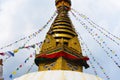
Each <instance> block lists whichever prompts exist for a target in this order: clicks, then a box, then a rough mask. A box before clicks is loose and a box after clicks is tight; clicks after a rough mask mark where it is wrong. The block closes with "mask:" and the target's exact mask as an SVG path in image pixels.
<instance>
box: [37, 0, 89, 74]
mask: <svg viewBox="0 0 120 80" xmlns="http://www.w3.org/2000/svg"><path fill="white" fill-rule="evenodd" d="M55 5H56V8H57V13H58V14H57V17H56V18H55V20H54V22H53V23H52V25H51V27H50V29H49V31H48V33H47V35H46V38H45V40H44V42H43V44H42V48H41V49H40V53H39V54H37V55H36V58H35V63H36V65H37V66H38V67H39V69H38V70H39V71H45V70H72V71H79V72H82V70H83V69H82V67H83V66H84V67H85V68H88V67H89V66H88V64H87V62H86V61H87V60H88V59H89V58H87V57H85V56H83V55H82V50H81V46H80V42H79V40H78V35H77V33H76V32H75V28H74V26H73V24H72V22H71V20H70V18H69V15H68V12H69V11H70V10H71V0H56V1H55Z"/></svg>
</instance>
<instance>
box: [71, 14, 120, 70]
mask: <svg viewBox="0 0 120 80" xmlns="http://www.w3.org/2000/svg"><path fill="white" fill-rule="evenodd" d="M71 13H72V15H73V16H74V17H75V18H76V20H78V21H79V22H80V24H81V25H82V26H83V27H84V28H85V29H86V30H87V31H88V33H89V34H90V35H91V36H92V38H93V39H94V40H95V41H96V42H97V43H98V44H99V46H100V47H101V48H102V49H103V50H104V51H105V52H106V53H107V55H108V57H110V58H111V59H112V60H113V62H114V63H115V64H116V65H117V67H118V68H120V65H119V64H118V63H117V62H116V61H115V60H114V58H113V57H112V56H111V55H110V53H109V52H108V51H107V50H105V47H104V46H103V45H102V44H101V43H100V41H98V40H97V39H96V38H95V37H94V35H93V33H91V31H92V30H91V29H90V28H89V27H88V26H87V25H86V24H85V23H84V22H83V21H81V20H80V19H78V18H77V16H76V15H75V14H74V13H73V12H71Z"/></svg>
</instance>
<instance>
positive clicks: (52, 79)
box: [14, 70, 102, 80]
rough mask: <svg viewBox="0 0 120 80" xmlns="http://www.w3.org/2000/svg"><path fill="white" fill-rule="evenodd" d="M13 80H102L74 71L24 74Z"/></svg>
mask: <svg viewBox="0 0 120 80" xmlns="http://www.w3.org/2000/svg"><path fill="white" fill-rule="evenodd" d="M14 80H102V79H101V78H99V77H97V76H94V75H90V74H86V73H82V72H76V71H67V70H50V71H40V72H33V73H29V74H25V75H23V76H21V77H19V78H16V79H14Z"/></svg>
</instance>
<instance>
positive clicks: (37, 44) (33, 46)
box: [0, 42, 42, 62]
mask: <svg viewBox="0 0 120 80" xmlns="http://www.w3.org/2000/svg"><path fill="white" fill-rule="evenodd" d="M41 45H42V42H39V43H35V44H33V45H30V46H25V47H19V48H18V49H15V50H12V51H6V52H1V53H0V55H1V56H5V55H6V56H7V58H5V59H4V62H5V61H6V60H7V59H9V58H10V57H11V56H12V57H14V56H15V54H16V53H17V52H18V51H19V50H21V49H30V48H33V49H34V48H35V47H36V46H39V47H40V46H41Z"/></svg>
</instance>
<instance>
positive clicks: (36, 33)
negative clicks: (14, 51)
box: [23, 11, 57, 46]
mask: <svg viewBox="0 0 120 80" xmlns="http://www.w3.org/2000/svg"><path fill="white" fill-rule="evenodd" d="M56 13H57V11H55V12H54V14H53V16H51V18H50V19H49V20H48V22H47V23H46V24H45V25H44V26H43V27H42V28H41V29H39V30H38V31H37V32H35V33H33V34H31V35H30V36H28V38H29V39H28V40H27V41H26V42H25V43H24V45H23V46H25V45H26V44H27V43H28V42H29V41H30V40H31V39H33V38H34V37H36V36H37V35H38V34H39V33H40V32H41V31H42V30H43V29H45V28H46V27H47V26H48V24H49V23H50V22H51V21H52V20H53V18H54V17H55V16H56Z"/></svg>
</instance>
